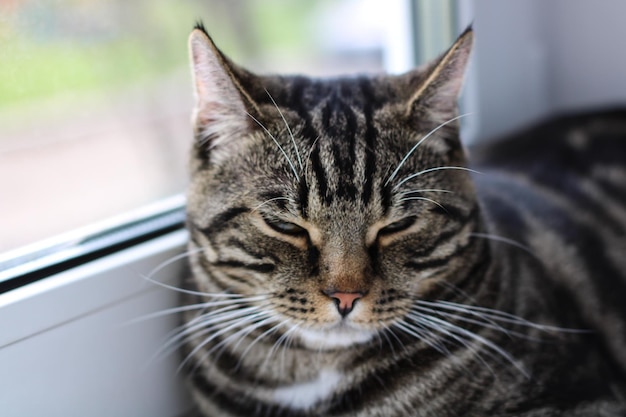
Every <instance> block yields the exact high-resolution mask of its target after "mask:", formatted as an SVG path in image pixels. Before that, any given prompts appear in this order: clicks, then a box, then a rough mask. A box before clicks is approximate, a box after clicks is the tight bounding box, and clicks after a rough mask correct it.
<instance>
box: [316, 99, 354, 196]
mask: <svg viewBox="0 0 626 417" xmlns="http://www.w3.org/2000/svg"><path fill="white" fill-rule="evenodd" d="M321 119H322V128H323V129H324V133H325V134H326V136H327V137H328V138H329V139H330V140H331V141H332V145H331V150H332V155H333V161H334V165H335V168H336V170H337V171H338V172H339V174H338V175H337V178H336V181H337V189H336V191H335V192H336V194H337V196H338V197H339V198H340V199H345V200H349V201H354V200H356V195H357V188H356V186H355V185H354V183H355V177H354V165H355V163H356V131H357V118H356V114H355V113H354V111H353V109H352V108H351V107H350V106H349V105H348V104H347V103H346V102H345V101H344V100H343V98H342V97H341V96H340V93H339V91H337V90H335V91H333V93H332V95H331V96H330V97H329V99H328V100H327V102H326V106H324V107H323V108H322V117H321Z"/></svg>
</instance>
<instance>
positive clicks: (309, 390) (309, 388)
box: [272, 369, 343, 410]
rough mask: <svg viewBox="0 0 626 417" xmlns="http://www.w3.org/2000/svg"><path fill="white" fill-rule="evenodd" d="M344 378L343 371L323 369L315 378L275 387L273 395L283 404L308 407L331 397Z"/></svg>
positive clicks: (297, 407)
mask: <svg viewBox="0 0 626 417" xmlns="http://www.w3.org/2000/svg"><path fill="white" fill-rule="evenodd" d="M342 378H343V375H342V373H341V372H338V371H336V370H334V369H322V370H320V372H319V374H318V375H317V377H316V378H314V379H311V380H309V381H303V382H299V383H295V384H289V385H283V386H280V387H278V388H275V389H274V390H273V393H272V397H273V399H274V401H275V402H276V403H277V404H280V405H281V406H284V407H288V408H295V409H301V410H304V409H308V408H311V407H313V406H314V405H316V404H317V403H319V402H320V401H325V400H328V399H330V398H331V397H332V396H333V394H334V393H335V392H336V389H337V387H338V386H339V384H340V383H341V380H342Z"/></svg>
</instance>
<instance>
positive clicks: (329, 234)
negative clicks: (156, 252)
mask: <svg viewBox="0 0 626 417" xmlns="http://www.w3.org/2000/svg"><path fill="white" fill-rule="evenodd" d="M472 38H473V35H472V31H471V29H468V30H467V31H465V32H464V33H463V34H462V35H460V37H459V38H458V39H457V41H456V42H455V43H454V44H453V45H452V47H451V48H450V49H449V50H448V51H447V52H445V53H443V54H442V55H441V56H440V57H439V58H437V59H436V60H434V61H433V62H431V63H429V64H427V65H425V66H422V67H420V68H417V69H415V70H413V71H411V72H408V73H406V74H403V75H397V76H386V75H380V76H358V77H344V78H332V79H314V78H307V77H302V76H258V75H254V74H252V73H251V72H248V71H247V70H245V69H243V68H241V67H239V66H237V65H236V64H234V63H233V62H232V61H230V60H229V59H228V58H227V57H226V56H225V55H223V54H222V53H221V52H220V51H219V50H218V49H217V47H216V46H215V45H214V43H213V42H212V40H211V39H210V37H209V36H208V35H207V33H206V31H205V30H204V28H203V27H202V26H201V25H198V26H197V27H196V29H195V30H194V31H193V32H192V34H191V37H190V53H191V63H192V69H193V76H194V85H195V92H196V99H197V107H196V110H195V113H194V122H195V135H196V140H195V142H194V143H195V145H194V147H193V151H192V160H191V171H192V173H191V182H190V188H189V193H188V228H189V232H190V243H189V258H190V265H191V278H190V279H189V280H187V281H186V283H185V286H186V290H187V296H186V300H185V303H186V304H185V306H184V307H182V309H183V310H185V317H184V320H185V325H184V327H183V330H181V331H180V332H179V333H178V334H177V335H176V336H175V337H173V339H172V340H171V341H170V346H178V345H182V346H183V349H182V350H183V362H182V365H181V367H182V368H183V369H184V371H185V373H186V374H187V375H188V380H189V384H190V386H191V391H192V393H193V397H194V399H195V401H196V404H197V407H198V410H200V411H199V412H200V413H201V414H202V415H205V416H229V417H230V416H232V417H234V416H241V417H244V416H245V417H252V416H298V417H305V416H364V417H365V416H380V417H394V416H436V417H446V416H624V415H626V400H625V393H626V389H625V387H626V384H625V375H626V325H625V317H626V298H625V296H626V256H625V255H626V209H625V207H626V117H625V116H626V114H624V113H620V112H614V113H605V114H603V115H595V116H594V115H590V116H581V117H573V118H569V119H564V120H560V121H557V122H554V123H548V124H546V125H544V126H542V127H539V128H537V129H535V130H531V131H528V132H526V133H524V134H520V135H519V137H518V138H517V139H514V140H512V141H507V142H498V144H497V145H494V146H491V147H489V148H485V149H474V150H470V154H471V155H472V158H471V159H470V158H466V155H465V152H464V149H463V147H462V145H461V143H460V141H459V134H458V124H459V118H460V117H462V116H459V115H458V112H457V111H458V110H457V107H456V101H457V96H458V94H459V90H460V88H461V85H462V78H463V73H464V69H465V66H466V63H467V60H468V57H469V55H470V49H471V47H472Z"/></svg>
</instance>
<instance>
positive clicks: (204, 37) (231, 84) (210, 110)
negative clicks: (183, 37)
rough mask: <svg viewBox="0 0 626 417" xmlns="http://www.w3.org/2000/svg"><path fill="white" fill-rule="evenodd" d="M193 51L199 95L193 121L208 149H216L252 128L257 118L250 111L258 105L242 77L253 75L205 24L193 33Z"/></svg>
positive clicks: (196, 94) (196, 93)
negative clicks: (230, 56)
mask: <svg viewBox="0 0 626 417" xmlns="http://www.w3.org/2000/svg"><path fill="white" fill-rule="evenodd" d="M189 55H190V57H191V68H192V76H193V81H194V87H195V98H196V106H195V109H194V115H193V119H194V120H193V122H194V126H195V130H196V132H195V133H196V136H197V138H198V140H199V141H200V142H202V144H203V145H206V149H214V148H216V147H217V145H221V144H222V143H229V142H232V141H231V140H230V139H232V138H237V137H240V136H242V135H244V134H245V133H247V132H249V131H250V130H251V129H252V125H251V123H252V120H253V119H252V118H251V117H250V115H252V114H256V113H257V110H258V109H257V105H256V103H255V102H254V100H252V99H251V97H250V96H249V95H248V93H247V91H246V89H245V88H243V87H242V84H241V80H242V78H244V77H248V78H251V77H253V75H252V74H251V73H248V72H246V71H245V70H243V69H241V68H239V67H238V66H236V65H235V64H234V63H233V62H232V61H230V60H229V59H228V58H227V57H226V56H225V55H224V54H223V53H222V52H221V51H220V50H219V49H218V48H217V46H215V43H213V40H212V39H211V37H210V36H209V35H208V34H207V32H206V30H205V29H204V27H202V25H201V24H199V25H198V26H197V27H196V28H195V29H194V31H193V32H192V33H191V35H190V36H189ZM257 117H258V116H257ZM235 142H236V141H235Z"/></svg>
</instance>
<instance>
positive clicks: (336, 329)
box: [297, 319, 376, 350]
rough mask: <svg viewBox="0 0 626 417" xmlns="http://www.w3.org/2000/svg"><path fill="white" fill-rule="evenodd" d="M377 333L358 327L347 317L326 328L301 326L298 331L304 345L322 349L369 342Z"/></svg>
mask: <svg viewBox="0 0 626 417" xmlns="http://www.w3.org/2000/svg"><path fill="white" fill-rule="evenodd" d="M375 334H376V332H375V331H372V330H365V329H362V328H358V327H356V326H354V325H353V324H350V323H349V322H348V321H346V320H345V319H344V320H341V321H340V322H338V323H336V324H334V325H332V326H331V327H329V328H326V329H314V328H300V329H299V330H298V332H297V335H298V337H299V338H300V341H301V342H302V344H303V345H305V346H306V347H308V348H311V349H321V350H325V349H337V348H341V347H350V346H354V345H359V344H363V343H367V342H369V341H370V340H372V338H373V337H374V335H375Z"/></svg>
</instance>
